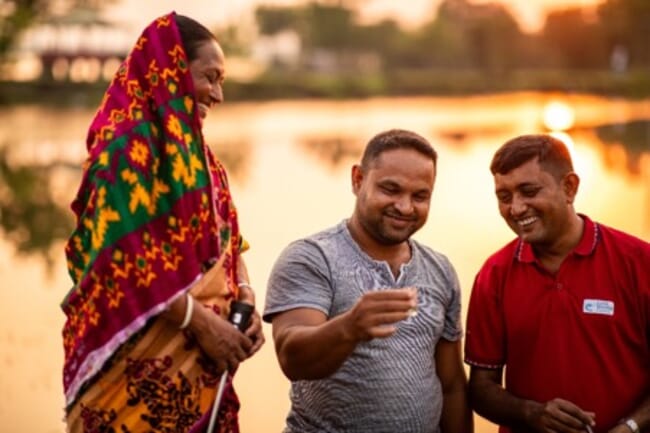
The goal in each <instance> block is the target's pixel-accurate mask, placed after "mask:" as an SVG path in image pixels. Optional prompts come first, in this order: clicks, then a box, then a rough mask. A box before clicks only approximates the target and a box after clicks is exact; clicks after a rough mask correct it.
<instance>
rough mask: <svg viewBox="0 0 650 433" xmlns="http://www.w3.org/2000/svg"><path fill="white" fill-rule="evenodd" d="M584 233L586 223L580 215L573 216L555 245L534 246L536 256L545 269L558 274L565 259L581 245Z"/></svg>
mask: <svg viewBox="0 0 650 433" xmlns="http://www.w3.org/2000/svg"><path fill="white" fill-rule="evenodd" d="M583 231H584V221H583V219H582V218H581V217H580V216H579V215H578V214H575V213H574V214H572V217H571V218H570V219H569V220H568V221H567V229H566V230H565V231H564V234H563V235H562V236H560V237H559V238H558V239H557V240H556V241H555V242H553V244H550V245H537V246H533V250H534V251H535V256H536V257H537V259H538V260H539V261H540V263H542V265H543V266H544V268H546V269H548V270H549V271H550V272H552V273H556V272H557V271H558V270H559V268H560V265H561V264H562V262H563V261H564V259H565V258H566V257H567V256H568V255H569V253H571V251H573V249H574V248H575V247H576V246H577V245H578V244H579V243H580V240H581V239H582V234H583Z"/></svg>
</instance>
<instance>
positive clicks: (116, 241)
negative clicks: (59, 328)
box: [62, 13, 241, 433]
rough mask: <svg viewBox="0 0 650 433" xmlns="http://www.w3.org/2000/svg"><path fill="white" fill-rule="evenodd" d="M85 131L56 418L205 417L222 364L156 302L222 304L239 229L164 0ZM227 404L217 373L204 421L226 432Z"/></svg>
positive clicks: (184, 423)
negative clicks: (61, 401) (214, 415)
mask: <svg viewBox="0 0 650 433" xmlns="http://www.w3.org/2000/svg"><path fill="white" fill-rule="evenodd" d="M86 143H87V147H88V158H87V160H86V162H85V164H84V173H83V177H82V182H81V186H80V188H79V191H78V194H77V196H76V198H75V200H74V201H73V203H72V209H73V211H74V212H75V214H76V217H77V226H76V229H75V230H74V232H73V233H72V235H71V236H70V239H69V241H68V243H67V245H66V257H67V262H68V269H69V272H70V276H71V278H72V280H73V283H74V286H73V287H72V289H71V290H70V292H69V293H68V295H67V296H66V298H65V299H64V301H63V303H62V309H63V311H64V312H65V314H66V316H67V320H66V323H65V325H64V328H63V344H64V354H65V360H64V369H63V384H64V390H65V398H66V421H67V423H68V429H69V431H71V432H82V431H83V432H108V431H115V432H123V433H126V432H138V431H147V432H199V431H204V430H205V427H206V426H207V423H208V418H209V415H210V411H211V406H212V402H213V401H214V397H215V394H216V391H217V386H218V382H219V379H220V376H221V372H220V371H217V368H216V364H214V363H213V362H212V361H211V360H210V359H208V357H207V356H206V355H205V354H204V353H203V352H202V351H201V349H200V347H199V346H198V345H197V343H196V341H195V340H194V338H193V337H192V335H191V334H190V333H189V332H183V331H180V330H179V329H178V327H177V325H174V324H172V323H171V322H170V321H168V320H166V319H164V318H162V317H159V314H160V313H161V312H162V311H164V310H165V309H167V308H168V306H169V305H170V304H171V303H172V302H174V301H175V300H176V299H177V298H178V297H180V296H183V295H184V294H185V293H187V292H188V291H189V292H190V293H192V295H193V296H194V297H195V298H196V299H197V301H199V302H201V303H202V304H203V305H205V306H206V308H211V309H212V310H213V311H214V312H215V314H221V315H222V316H223V317H227V314H228V310H229V304H230V301H231V300H232V299H233V298H234V297H236V296H237V287H236V271H237V262H238V260H239V253H240V246H241V237H240V234H239V228H238V224H237V215H236V211H235V207H234V205H233V203H232V200H231V197H230V192H229V188H228V181H227V177H226V172H225V170H224V168H223V167H222V165H221V164H220V163H219V161H218V160H216V159H215V158H214V157H213V155H212V154H211V152H210V150H209V149H208V147H207V146H206V145H205V143H204V140H203V135H202V132H201V125H200V120H199V113H198V110H197V109H196V100H195V97H194V87H193V82H192V78H191V75H190V72H189V64H188V59H187V56H186V54H185V51H184V49H183V44H182V41H181V38H180V35H179V32H178V28H177V27H176V22H175V14H174V13H171V14H169V15H166V16H163V17H160V18H158V19H157V20H155V21H154V22H153V23H151V24H150V25H149V26H148V27H147V28H146V29H145V30H144V32H143V33H142V35H141V36H140V38H139V39H138V41H137V43H136V45H135V46H134V48H133V49H132V51H131V53H130V54H129V55H128V57H127V58H126V60H125V61H124V62H123V64H122V65H121V67H120V68H119V70H118V72H117V73H116V75H115V77H114V78H113V81H112V82H111V84H110V86H109V88H108V90H107V91H106V94H105V95H104V98H103V100H102V103H101V106H100V107H99V110H98V111H97V113H96V115H95V118H94V120H93V122H92V124H91V126H90V129H89V132H88V137H87V141H86ZM207 263H210V265H212V266H211V267H210V268H209V271H207V272H206V273H204V271H205V270H206V264H207ZM238 408H239V402H238V400H237V396H236V394H235V393H234V390H233V388H232V382H231V378H229V380H228V382H227V386H226V389H225V390H224V395H223V398H222V401H221V405H220V408H219V414H218V422H217V426H216V428H215V431H218V432H224V433H225V432H238V422H237V411H238Z"/></svg>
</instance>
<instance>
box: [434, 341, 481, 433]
mask: <svg viewBox="0 0 650 433" xmlns="http://www.w3.org/2000/svg"><path fill="white" fill-rule="evenodd" d="M435 356H436V371H437V373H438V378H439V379H440V384H441V385H442V396H443V402H442V417H441V418H440V428H441V430H442V433H471V432H473V431H474V422H473V419H472V410H471V409H470V407H469V402H468V396H467V377H466V376H465V369H464V367H463V360H462V355H461V344H460V340H459V341H448V340H445V339H444V338H441V339H440V340H439V341H438V344H437V345H436V355H435Z"/></svg>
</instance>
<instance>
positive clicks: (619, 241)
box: [596, 223, 650, 253]
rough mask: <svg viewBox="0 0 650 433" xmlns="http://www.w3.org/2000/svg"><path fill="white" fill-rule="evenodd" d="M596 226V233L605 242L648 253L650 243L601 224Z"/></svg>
mask: <svg viewBox="0 0 650 433" xmlns="http://www.w3.org/2000/svg"><path fill="white" fill-rule="evenodd" d="M596 224H597V226H598V232H599V234H600V236H601V238H602V239H604V240H605V242H607V243H609V244H612V245H616V246H618V247H620V248H625V249H633V250H638V251H646V252H649V253H650V243H649V242H648V241H645V240H643V239H641V238H639V237H637V236H634V235H633V234H631V233H628V232H624V231H623V230H620V229H617V228H614V227H611V226H608V225H606V224H603V223H596Z"/></svg>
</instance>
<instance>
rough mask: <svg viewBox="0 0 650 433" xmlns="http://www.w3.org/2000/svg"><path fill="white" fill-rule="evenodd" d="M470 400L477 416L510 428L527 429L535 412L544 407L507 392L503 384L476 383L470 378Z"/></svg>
mask: <svg viewBox="0 0 650 433" xmlns="http://www.w3.org/2000/svg"><path fill="white" fill-rule="evenodd" d="M469 400H470V404H471V407H472V408H473V409H474V410H475V411H476V413H477V414H479V415H481V416H482V417H484V418H486V419H488V420H490V421H492V422H493V423H495V424H499V425H505V426H509V427H515V428H517V427H519V428H521V427H526V426H529V425H530V419H531V417H532V414H533V413H534V412H535V411H540V410H543V405H541V404H540V403H538V402H534V401H531V400H524V399H521V398H518V397H516V396H514V395H512V394H511V393H509V392H508V391H506V390H505V389H504V388H503V387H502V386H501V384H499V383H494V382H490V381H481V382H480V383H476V382H475V381H473V380H472V379H471V378H470V382H469Z"/></svg>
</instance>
